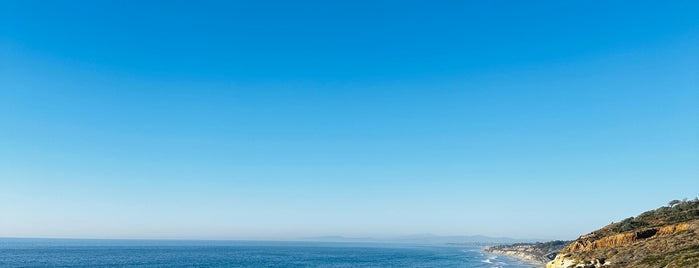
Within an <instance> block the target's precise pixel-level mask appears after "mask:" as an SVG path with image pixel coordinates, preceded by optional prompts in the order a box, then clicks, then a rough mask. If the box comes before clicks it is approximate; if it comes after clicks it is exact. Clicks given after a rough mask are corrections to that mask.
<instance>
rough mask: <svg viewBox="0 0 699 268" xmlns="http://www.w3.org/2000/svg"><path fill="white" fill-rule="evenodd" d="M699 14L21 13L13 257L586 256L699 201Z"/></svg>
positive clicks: (11, 22) (10, 54) (11, 52)
mask: <svg viewBox="0 0 699 268" xmlns="http://www.w3.org/2000/svg"><path fill="white" fill-rule="evenodd" d="M698 10H699V2H697V1H559V0H556V1H454V2H450V1H423V2H411V1H317V2H316V1H278V2H277V1H130V2H128V3H127V2H125V1H2V2H0V237H3V236H5V237H8V236H9V237H100V238H192V239H290V238H296V237H306V236H320V235H344V236H393V235H407V234H415V233H433V234H439V235H473V234H483V235H490V236H508V237H515V238H543V239H549V238H561V239H563V238H565V239H571V238H575V237H577V236H578V235H580V234H584V233H587V232H589V231H591V230H594V229H596V228H598V227H601V226H603V225H605V224H608V223H610V222H612V221H618V220H621V219H623V218H625V217H629V216H634V215H636V214H638V213H640V212H642V211H645V210H648V209H652V208H655V207H658V206H661V205H664V204H666V203H667V201H669V200H671V199H675V198H683V197H689V198H692V197H695V196H697V195H699V192H698V190H697V189H699V16H697V11H698Z"/></svg>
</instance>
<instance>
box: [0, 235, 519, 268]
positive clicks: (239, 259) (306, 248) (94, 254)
mask: <svg viewBox="0 0 699 268" xmlns="http://www.w3.org/2000/svg"><path fill="white" fill-rule="evenodd" d="M0 267H403V268H405V267H503V268H505V267H514V268H523V267H532V266H530V265H525V264H522V263H521V262H518V261H516V260H513V259H509V258H505V257H502V256H495V255H490V254H486V253H483V252H481V248H480V247H468V246H421V245H401V244H372V243H323V242H257V241H143V240H73V239H2V238H0Z"/></svg>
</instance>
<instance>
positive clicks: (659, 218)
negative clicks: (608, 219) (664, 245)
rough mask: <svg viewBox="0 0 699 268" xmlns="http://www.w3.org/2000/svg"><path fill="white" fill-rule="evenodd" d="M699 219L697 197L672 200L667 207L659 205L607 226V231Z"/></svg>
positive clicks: (613, 231)
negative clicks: (656, 207)
mask: <svg viewBox="0 0 699 268" xmlns="http://www.w3.org/2000/svg"><path fill="white" fill-rule="evenodd" d="M694 219H699V199H697V198H695V199H694V200H687V199H685V200H682V201H679V200H673V201H671V202H670V203H668V206H667V207H660V208H658V209H655V210H650V211H646V212H644V213H642V214H641V215H638V216H637V217H630V218H626V219H624V220H623V221H621V222H617V223H613V224H611V225H609V226H607V227H606V228H605V229H606V230H605V231H607V232H608V233H623V232H628V231H633V230H636V229H640V228H644V227H652V226H660V225H667V224H675V223H679V222H684V221H688V220H694Z"/></svg>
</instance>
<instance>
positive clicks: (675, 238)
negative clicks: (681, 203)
mask: <svg viewBox="0 0 699 268" xmlns="http://www.w3.org/2000/svg"><path fill="white" fill-rule="evenodd" d="M694 261H697V265H699V220H693V221H689V222H685V223H679V224H671V225H665V226H658V227H651V228H642V229H639V230H635V231H630V232H624V233H619V234H612V235H601V234H600V233H596V232H593V233H590V234H588V235H584V236H581V237H580V238H578V239H577V240H575V241H573V243H571V244H570V245H569V246H568V247H566V248H564V249H563V250H561V252H560V253H559V254H558V256H556V258H555V259H554V260H553V261H551V262H549V263H547V265H546V267H547V268H571V267H575V268H593V267H687V266H684V264H688V263H689V264H691V263H693V262H694ZM689 267H695V266H689Z"/></svg>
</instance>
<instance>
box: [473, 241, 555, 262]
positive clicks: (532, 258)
mask: <svg viewBox="0 0 699 268" xmlns="http://www.w3.org/2000/svg"><path fill="white" fill-rule="evenodd" d="M483 252H485V253H490V254H494V255H500V256H505V257H509V258H513V259H516V260H519V261H521V262H523V263H524V264H526V265H532V267H546V263H547V262H545V261H543V260H541V257H539V256H538V255H535V254H531V253H527V252H522V251H517V250H501V249H494V248H492V247H490V246H489V247H485V248H484V249H483Z"/></svg>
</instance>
